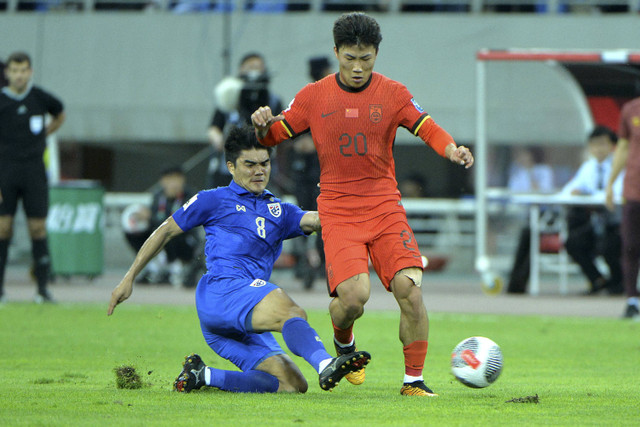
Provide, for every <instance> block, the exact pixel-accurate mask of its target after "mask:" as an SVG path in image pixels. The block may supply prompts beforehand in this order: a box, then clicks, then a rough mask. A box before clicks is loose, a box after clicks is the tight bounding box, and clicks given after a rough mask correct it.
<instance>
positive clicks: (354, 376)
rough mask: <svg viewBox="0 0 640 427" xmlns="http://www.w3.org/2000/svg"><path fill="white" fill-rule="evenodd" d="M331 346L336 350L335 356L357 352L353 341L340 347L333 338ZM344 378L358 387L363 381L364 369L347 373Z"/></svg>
mask: <svg viewBox="0 0 640 427" xmlns="http://www.w3.org/2000/svg"><path fill="white" fill-rule="evenodd" d="M333 345H334V346H335V348H336V354H337V355H338V356H342V355H343V354H349V353H354V352H356V351H358V349H357V348H356V343H355V340H353V341H352V343H351V344H350V345H347V346H342V345H341V344H340V343H338V341H336V339H335V337H334V339H333ZM344 377H345V379H346V380H347V381H349V382H350V383H351V384H354V385H360V384H362V383H363V382H364V379H365V372H364V368H362V369H359V370H357V371H353V372H349V373H348V374H347V375H345V376H344Z"/></svg>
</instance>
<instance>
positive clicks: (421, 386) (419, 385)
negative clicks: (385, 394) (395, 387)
mask: <svg viewBox="0 0 640 427" xmlns="http://www.w3.org/2000/svg"><path fill="white" fill-rule="evenodd" d="M400 394H401V395H403V396H427V397H437V396H438V395H437V394H436V393H434V392H433V391H431V389H430V388H429V387H427V386H426V384H425V383H424V381H414V382H412V383H404V384H403V385H402V388H401V389H400Z"/></svg>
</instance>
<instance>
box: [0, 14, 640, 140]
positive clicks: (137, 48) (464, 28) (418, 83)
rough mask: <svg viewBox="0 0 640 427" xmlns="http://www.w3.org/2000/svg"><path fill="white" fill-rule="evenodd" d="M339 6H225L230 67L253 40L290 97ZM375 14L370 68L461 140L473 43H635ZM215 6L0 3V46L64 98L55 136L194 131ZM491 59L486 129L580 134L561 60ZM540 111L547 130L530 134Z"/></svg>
mask: <svg viewBox="0 0 640 427" xmlns="http://www.w3.org/2000/svg"><path fill="white" fill-rule="evenodd" d="M336 16H337V15H335V14H329V13H288V14H280V15H278V14H276V15H264V14H248V13H245V14H243V13H240V14H233V15H231V16H230V19H231V27H232V28H231V38H232V46H231V49H232V50H231V67H232V70H234V71H235V69H236V68H237V63H238V61H239V59H240V57H241V56H242V55H243V54H244V53H246V52H248V51H254V50H259V51H261V52H263V53H264V55H265V57H266V58H267V62H268V65H269V68H270V71H271V73H272V89H273V90H274V91H275V92H276V93H278V94H280V95H281V96H282V98H283V100H284V102H285V103H287V102H288V101H289V100H290V99H291V97H292V96H293V95H294V94H295V92H296V90H297V89H299V88H300V87H302V86H303V85H304V84H305V83H306V82H307V79H308V77H307V60H308V58H309V57H311V56H316V55H323V54H332V37H331V27H332V24H333V21H334V20H335V18H336ZM374 16H376V18H378V20H379V22H380V24H381V27H382V31H383V37H384V40H383V42H382V44H381V46H380V54H379V56H378V62H377V70H378V71H380V72H382V73H384V74H386V75H388V76H389V77H392V78H394V79H396V80H399V81H402V82H403V83H405V84H406V85H407V86H408V87H409V89H410V90H411V91H412V92H413V94H414V95H415V97H416V99H417V101H418V102H419V103H420V104H421V105H422V106H423V107H424V108H425V109H426V110H427V111H428V112H430V113H431V114H432V115H433V116H434V118H435V119H436V121H438V122H439V123H440V124H442V125H443V126H444V127H446V128H447V129H448V130H449V131H451V133H452V134H453V135H454V136H455V137H456V139H457V140H459V141H468V142H472V141H473V139H474V134H475V85H476V79H475V66H476V63H475V55H476V52H477V51H478V50H479V49H481V48H492V49H497V48H511V47H517V48H536V47H539V48H550V49H566V50H569V49H619V48H628V49H634V48H637V41H638V40H640V22H639V21H638V18H636V17H633V16H580V15H574V16H566V15H565V16H544V15H500V16H496V15H475V16H471V15H455V14H447V15H442V14H377V15H374ZM224 19H229V17H228V16H224V15H220V14H193V15H172V14H169V13H160V14H145V13H139V14H138V13H87V14H59V13H46V14H42V13H18V14H16V13H0V40H2V43H1V44H0V57H4V56H6V55H8V54H9V53H10V52H11V51H13V50H26V51H28V52H29V53H31V54H32V56H33V59H34V66H35V79H36V82H37V83H39V84H42V85H43V86H44V87H46V88H48V89H50V90H51V91H53V92H54V93H56V94H57V95H59V96H60V97H61V98H62V99H63V100H64V102H65V104H66V109H67V113H68V121H67V123H66V124H65V126H64V127H63V128H62V129H61V130H60V132H59V136H60V139H61V140H82V141H113V140H121V141H133V140H136V141H140V140H144V141H166V142H174V141H203V142H204V141H205V130H206V127H207V124H208V121H209V119H210V114H211V112H212V109H213V98H212V89H213V87H214V85H215V83H216V82H217V81H219V80H220V79H221V78H222V77H223V69H224V66H223V63H222V53H223V49H224V45H223V28H222V25H223V20H224ZM334 64H335V62H334ZM490 66H491V67H494V68H490V70H491V71H490V73H489V79H488V90H489V91H490V92H489V98H488V99H489V100H490V101H489V106H488V107H489V112H488V114H489V118H490V119H492V118H493V117H495V118H496V120H497V121H496V124H495V125H494V126H495V128H494V133H493V134H492V130H491V129H490V130H489V137H490V138H492V137H493V138H495V139H497V140H500V139H505V140H506V139H510V138H513V137H514V135H519V136H520V137H521V138H522V139H523V141H524V140H526V141H524V142H529V141H532V140H533V139H536V138H542V139H545V141H537V142H551V143H553V142H559V143H567V144H571V143H581V142H582V136H583V132H584V129H583V127H584V123H583V121H584V120H583V119H584V117H583V112H581V111H579V110H577V109H576V104H575V102H576V96H577V97H578V98H579V93H578V94H576V91H575V87H573V86H572V83H571V82H569V83H568V84H567V81H566V76H564V75H563V73H562V72H559V71H558V70H556V69H554V68H553V67H546V66H545V65H542V64H530V65H529V64H519V65H517V66H515V67H513V68H511V69H508V68H506V67H507V66H494V65H493V64H491V65H490ZM509 66H512V65H509ZM494 70H495V77H496V79H497V80H496V81H495V82H492V80H491V79H492V78H493V76H492V74H491V73H494ZM496 82H500V83H501V85H495V84H496ZM502 83H508V84H507V85H504V86H503V85H502ZM494 85H495V86H494ZM492 88H494V89H492ZM491 90H496V91H497V92H496V93H495V94H494V93H493V92H491ZM507 95H509V96H507ZM514 95H515V96H514ZM514 106H517V108H514ZM528 118H532V119H533V120H528ZM547 124H548V125H549V130H548V132H547V133H546V134H545V133H542V134H540V133H539V131H540V127H541V126H543V127H544V126H546V125H547ZM489 126H492V124H491V123H489ZM536 132H538V133H536ZM516 138H518V137H517V136H516ZM411 140H412V139H411V137H410V135H409V134H408V133H407V132H406V131H402V133H400V134H399V139H398V142H399V143H404V142H408V141H411ZM513 142H516V141H513Z"/></svg>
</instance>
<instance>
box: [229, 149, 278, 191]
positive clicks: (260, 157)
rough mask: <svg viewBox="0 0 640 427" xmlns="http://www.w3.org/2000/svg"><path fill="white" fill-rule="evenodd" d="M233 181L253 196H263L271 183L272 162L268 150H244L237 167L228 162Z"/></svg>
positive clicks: (237, 161) (236, 164)
mask: <svg viewBox="0 0 640 427" xmlns="http://www.w3.org/2000/svg"><path fill="white" fill-rule="evenodd" d="M227 167H228V168H229V172H231V175H232V176H233V180H234V181H235V182H236V184H238V185H239V186H240V187H242V188H244V189H245V190H247V191H250V192H252V193H253V194H262V192H263V191H264V189H265V188H266V187H267V184H268V183H269V176H270V175H271V160H270V159H269V153H268V152H267V150H259V149H255V148H252V149H251V150H242V152H241V153H240V156H239V157H238V160H236V163H235V165H234V164H233V163H231V162H227Z"/></svg>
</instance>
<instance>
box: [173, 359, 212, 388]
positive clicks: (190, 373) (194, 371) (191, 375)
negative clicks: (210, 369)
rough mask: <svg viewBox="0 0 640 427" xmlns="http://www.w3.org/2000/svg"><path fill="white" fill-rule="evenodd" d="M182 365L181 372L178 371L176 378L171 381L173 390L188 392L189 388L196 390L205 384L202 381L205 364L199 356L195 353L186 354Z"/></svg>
mask: <svg viewBox="0 0 640 427" xmlns="http://www.w3.org/2000/svg"><path fill="white" fill-rule="evenodd" d="M182 366H183V368H182V372H180V375H178V378H176V380H175V381H174V382H173V389H174V390H175V391H177V392H180V393H189V392H190V391H191V390H197V389H199V388H201V387H202V386H203V385H206V383H205V381H204V370H205V368H206V367H207V366H206V365H205V364H204V362H203V361H202V358H201V357H200V356H198V355H197V354H195V353H192V354H191V355H190V356H186V357H185V358H184V363H183V364H182Z"/></svg>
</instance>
